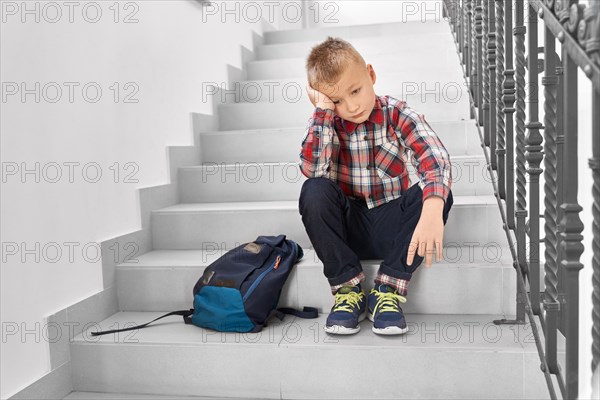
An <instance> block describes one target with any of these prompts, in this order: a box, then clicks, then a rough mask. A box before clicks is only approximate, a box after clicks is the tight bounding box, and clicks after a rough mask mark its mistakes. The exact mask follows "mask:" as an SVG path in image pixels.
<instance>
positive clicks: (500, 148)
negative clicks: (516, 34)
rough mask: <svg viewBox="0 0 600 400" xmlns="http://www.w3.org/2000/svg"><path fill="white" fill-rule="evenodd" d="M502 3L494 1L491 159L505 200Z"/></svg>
mask: <svg viewBox="0 0 600 400" xmlns="http://www.w3.org/2000/svg"><path fill="white" fill-rule="evenodd" d="M504 1H505V0H496V22H495V23H496V40H495V44H496V151H495V152H493V153H492V158H495V159H496V164H497V166H498V195H499V196H500V198H501V199H503V200H504V199H506V186H505V185H506V178H505V175H506V165H504V156H505V154H506V144H505V125H506V124H505V121H504V112H503V111H502V110H503V109H504V103H503V101H502V89H503V88H502V86H503V82H504Z"/></svg>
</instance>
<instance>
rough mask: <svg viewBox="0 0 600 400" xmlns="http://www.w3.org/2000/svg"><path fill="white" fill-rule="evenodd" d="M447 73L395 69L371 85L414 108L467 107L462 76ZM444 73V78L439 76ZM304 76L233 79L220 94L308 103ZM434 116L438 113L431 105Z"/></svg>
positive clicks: (237, 99)
mask: <svg viewBox="0 0 600 400" xmlns="http://www.w3.org/2000/svg"><path fill="white" fill-rule="evenodd" d="M450 75H451V74H450V73H446V72H442V71H437V70H436V71H435V79H431V78H428V79H427V80H423V81H419V80H416V79H412V77H411V78H409V77H408V76H407V75H406V74H399V73H398V72H397V71H394V72H390V73H385V74H381V75H377V81H376V82H375V84H374V85H373V88H374V90H375V93H381V94H391V93H395V94H394V95H392V96H393V97H396V98H398V99H402V100H404V101H406V102H407V103H408V104H409V105H410V107H413V108H415V109H416V110H420V109H423V107H426V106H427V105H430V106H433V105H437V106H438V108H440V107H455V108H460V109H464V108H465V107H466V108H467V109H468V108H469V105H470V103H469V92H468V88H467V86H466V85H465V84H464V79H463V78H461V77H456V79H452V77H451V76H450ZM440 76H443V79H440ZM306 85H307V80H306V77H292V78H280V79H255V80H251V81H250V80H247V81H241V82H236V83H234V85H233V86H232V87H231V88H229V89H230V90H228V91H226V92H222V93H221V100H222V101H223V102H225V101H232V102H236V103H257V102H266V103H277V102H289V103H296V102H298V103H299V102H307V101H308V96H307V94H306ZM430 110H431V113H433V115H438V113H441V111H440V110H438V109H436V108H433V107H432V108H430Z"/></svg>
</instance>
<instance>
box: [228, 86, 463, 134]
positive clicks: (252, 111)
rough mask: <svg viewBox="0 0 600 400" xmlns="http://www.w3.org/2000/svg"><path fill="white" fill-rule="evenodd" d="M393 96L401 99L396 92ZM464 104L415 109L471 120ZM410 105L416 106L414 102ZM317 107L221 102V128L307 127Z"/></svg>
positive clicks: (437, 117) (435, 117) (431, 118)
mask: <svg viewBox="0 0 600 400" xmlns="http://www.w3.org/2000/svg"><path fill="white" fill-rule="evenodd" d="M391 96H392V97H395V98H398V96H396V95H394V94H391ZM461 103H462V100H461V101H459V102H458V103H445V102H440V103H435V102H425V103H423V104H420V108H417V107H414V109H415V110H416V111H417V112H418V113H420V114H424V115H425V117H426V118H427V121H428V122H436V121H460V120H469V119H470V114H469V108H468V107H467V106H464V107H463V106H462V105H461ZM444 105H445V107H444ZM463 105H464V104H463ZM408 106H409V107H412V105H411V104H408ZM314 110H315V108H314V106H313V105H312V104H310V102H309V101H308V100H307V99H303V100H302V101H298V102H296V103H293V102H285V101H278V102H273V103H268V102H257V103H232V104H219V127H220V129H221V130H237V129H260V128H263V129H264V128H288V127H292V126H304V127H306V126H307V124H308V121H309V120H310V118H311V117H312V115H313V113H314Z"/></svg>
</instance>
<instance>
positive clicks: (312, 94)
mask: <svg viewBox="0 0 600 400" xmlns="http://www.w3.org/2000/svg"><path fill="white" fill-rule="evenodd" d="M306 93H308V98H309V100H310V102H311V103H312V105H313V106H315V107H320V108H322V109H324V110H325V109H330V110H334V109H335V104H333V101H331V99H330V98H329V97H327V96H326V95H325V94H323V93H321V92H319V91H318V90H316V89H313V88H312V86H310V85H306Z"/></svg>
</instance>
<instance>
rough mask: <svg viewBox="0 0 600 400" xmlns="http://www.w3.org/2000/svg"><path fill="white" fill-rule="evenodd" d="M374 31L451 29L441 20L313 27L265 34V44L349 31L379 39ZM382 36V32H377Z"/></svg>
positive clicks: (412, 31)
mask: <svg viewBox="0 0 600 400" xmlns="http://www.w3.org/2000/svg"><path fill="white" fill-rule="evenodd" d="M374 29H381V30H383V31H384V32H385V30H388V31H391V32H395V33H396V34H397V35H404V34H406V33H423V32H427V33H437V32H446V33H450V28H449V27H448V24H447V22H446V21H445V20H444V19H442V18H440V19H438V20H435V19H433V20H428V21H425V22H424V21H420V20H414V21H413V20H406V21H402V22H378V23H371V24H359V25H337V26H336V25H334V26H321V27H316V28H315V27H313V28H308V29H281V30H277V31H270V32H266V33H265V39H266V40H265V42H266V44H269V45H271V44H287V43H297V42H305V41H311V40H312V39H307V40H303V39H302V38H301V40H288V41H284V42H281V43H272V40H273V38H274V37H277V36H283V35H289V34H298V35H302V36H309V35H311V34H313V33H314V34H317V35H318V36H319V37H321V36H323V37H324V36H327V35H333V36H336V35H339V34H340V33H338V32H340V31H347V30H359V31H367V32H368V33H365V34H363V36H360V37H364V38H369V37H377V36H378V35H375V34H374V33H373V32H369V31H372V30H374ZM377 33H378V34H380V32H377Z"/></svg>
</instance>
